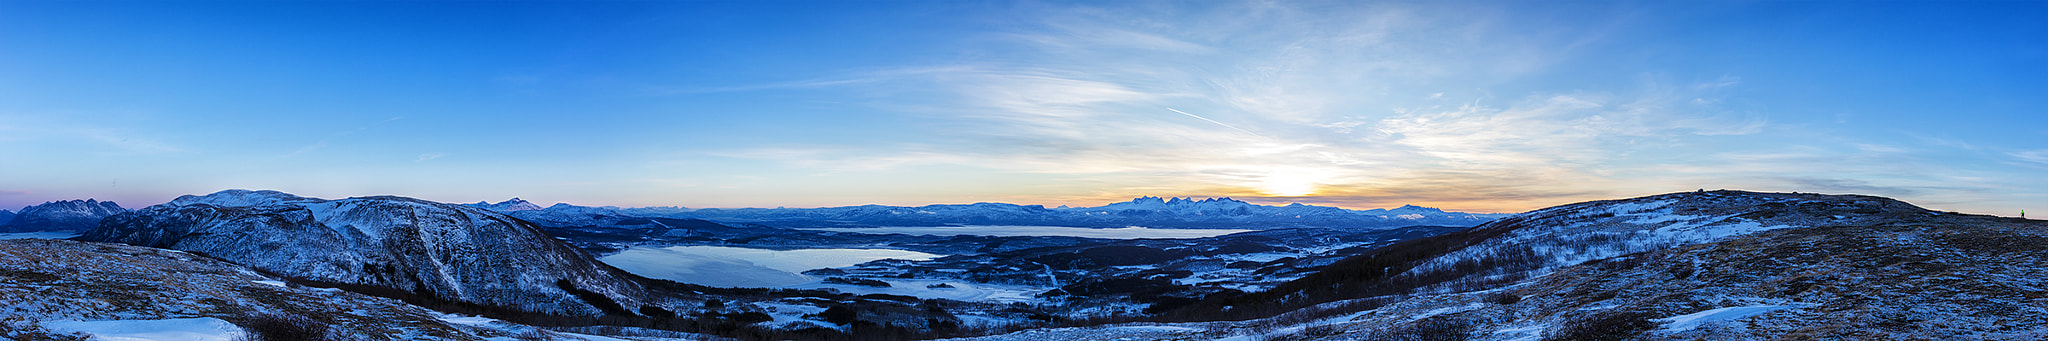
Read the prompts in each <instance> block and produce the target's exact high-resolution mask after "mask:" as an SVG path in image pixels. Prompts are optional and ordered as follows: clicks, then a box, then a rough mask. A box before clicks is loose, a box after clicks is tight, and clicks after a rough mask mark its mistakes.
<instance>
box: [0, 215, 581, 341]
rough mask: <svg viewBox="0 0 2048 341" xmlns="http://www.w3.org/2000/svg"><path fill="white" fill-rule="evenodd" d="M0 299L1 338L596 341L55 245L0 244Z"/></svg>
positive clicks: (161, 252)
mask: <svg viewBox="0 0 2048 341" xmlns="http://www.w3.org/2000/svg"><path fill="white" fill-rule="evenodd" d="M0 301H4V302H6V303H7V304H4V305H0V335H4V336H5V337H6V338H7V339H10V340H84V339H85V333H82V332H79V331H74V330H73V329H87V330H94V329H101V330H107V329H111V330H124V329H125V330H134V329H144V330H145V331H146V330H147V329H157V328H161V327H163V326H166V325H171V326H175V325H189V324H192V323H193V322H202V323H203V322H208V321H212V322H215V323H218V324H221V325H224V326H225V328H218V329H213V330H202V331H200V332H205V331H214V332H218V334H214V335H213V336H221V337H236V336H246V335H248V334H253V333H262V332H269V333H272V334H271V335H270V336H272V337H279V336H283V337H295V338H302V339H308V338H325V339H329V340H423V339H433V340H487V339H498V340H502V339H510V338H514V337H516V338H518V339H526V340H586V339H603V338H597V337H587V336H584V335H576V334H566V333H558V332H551V331H547V330H541V329H537V328H534V327H528V326H520V325H516V324H509V323H503V322H497V321H493V320H490V319H484V318H476V317H468V316H460V315H450V314H445V313H440V312H435V311H432V310H427V309H424V308H420V307H417V306H412V305H408V304H405V303H404V302H399V301H398V300H393V299H387V298H379V297H372V296H367V295H362V294H357V293H352V292H348V291H341V290H334V289H321V288H313V287H307V286H302V285H297V284H292V283H288V282H287V280H286V279H284V278H280V277H277V276H271V275H265V274H262V273H261V272H259V271H255V270H254V269H250V268H247V267H243V266H241V265H237V264H234V263H230V262H226V261H222V260H219V259H214V258H211V257H206V256H204V255H199V254H195V253H188V252H181V251H173V250H165V249H158V248H148V247H138V246H129V245H120V244H106V243H88V242H75V241H65V240H47V239H15V240H0ZM179 322H184V323H179ZM81 326H84V327H106V328H80V327H81ZM273 339H276V338H273Z"/></svg>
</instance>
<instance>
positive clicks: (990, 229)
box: [804, 225, 1254, 239]
mask: <svg viewBox="0 0 2048 341" xmlns="http://www.w3.org/2000/svg"><path fill="white" fill-rule="evenodd" d="M804 230H818V231H834V232H853V233H870V234H890V233H901V234H909V235H925V236H961V235H968V236H995V237H1030V236H1060V237H1082V238H1103V239H1141V238H1157V239H1187V238H1204V237H1215V236H1221V235H1226V234H1232V233H1239V232H1251V231H1254V230H1230V229H1155V228H1149V227H1138V226H1131V227H1124V228H1087V227H1066V226H994V225H968V226H883V227H857V228H810V229H804Z"/></svg>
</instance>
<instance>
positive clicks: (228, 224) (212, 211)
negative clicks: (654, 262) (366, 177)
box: [77, 190, 646, 316]
mask: <svg viewBox="0 0 2048 341" xmlns="http://www.w3.org/2000/svg"><path fill="white" fill-rule="evenodd" d="M77 239H78V240H84V241H100V242H116V243H126V244H133V245H141V246H150V247H159V248H167V249H175V250H185V251H197V252H205V253H206V254H209V255H213V256H215V257H220V258H222V259H226V260H229V261H233V262H236V263H240V264H243V265H247V266H250V267H254V268H257V269H262V270H264V271H270V272H274V273H278V274H282V275H286V276H292V277H298V278H304V279H310V280H315V281H322V282H332V283H345V284H354V285H365V286H372V287H381V288H386V289H391V290H397V291H406V292H413V293H415V294H420V295H427V296H432V297H437V298H440V299H445V300H452V301H462V302H471V303H478V304H485V305H496V306H507V307H513V308H517V309H522V310H527V311H534V312H545V313H556V314H570V315H585V316H594V315H599V314H606V313H611V314H629V312H627V311H626V309H632V308H633V307H639V306H640V305H641V301H642V300H643V298H644V297H645V296H646V293H645V292H644V290H645V289H643V286H642V285H641V284H640V283H638V282H636V281H635V280H633V277H632V276H631V275H630V274H626V273H624V272H622V271H619V270H617V269H614V268H612V267H611V266H608V265H605V264H603V263H600V262H597V261H596V260H595V259H594V258H593V257H591V256H590V255H589V254H587V253H584V252H583V251H581V250H578V249H576V248H573V247H569V246H568V245H565V244H563V243H562V242H560V241H558V240H556V239H555V238H554V237H552V236H549V235H548V234H547V233H545V232H542V231H541V230H540V228H538V227H536V226H534V225H532V224H529V223H526V222H524V221H521V220H518V219H514V218H511V217H508V216H505V215H503V214H499V213H496V212H491V211H487V210H483V209H478V208H473V207H466V206H461V205H451V204H442V203H434V202H427V201H421V200H416V199H410V198H401V197H362V198H350V199H341V200H321V199H314V198H304V197H298V196H292V195H290V194H284V193H279V192H274V191H261V192H256V191H241V190H230V191H223V192H219V193H214V194H211V195H207V196H185V197H180V198H178V199H177V200H173V201H172V202H170V203H167V204H163V205H157V206H151V207H149V208H146V209H143V210H140V211H136V212H133V213H128V214H122V215H118V216H114V217H110V218H108V219H106V221H105V222H104V223H103V224H102V225H100V226H99V227H98V228H96V229H93V230H91V231H89V232H87V233H86V234H85V235H83V236H80V237H78V238H77Z"/></svg>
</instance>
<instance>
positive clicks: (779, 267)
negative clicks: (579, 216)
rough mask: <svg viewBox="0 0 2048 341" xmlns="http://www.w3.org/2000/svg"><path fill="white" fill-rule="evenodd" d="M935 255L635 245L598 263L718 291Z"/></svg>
mask: <svg viewBox="0 0 2048 341" xmlns="http://www.w3.org/2000/svg"><path fill="white" fill-rule="evenodd" d="M937 257H939V255H934V254H929V253H923V252H916V251H903V250H887V249H802V250H764V249H748V248H737V247H723V246H668V247H649V246H636V247H633V248H630V249H626V251H624V252H619V253H618V254H613V255H610V256H604V257H602V258H598V260H599V261H603V262H605V264H611V265H612V266H614V267H618V268H619V269H620V270H626V272H631V273H633V274H637V275H641V276H647V277H649V278H660V279H666V280H671V281H677V282H683V283H691V284H702V285H709V286H716V287H754V288H766V287H785V286H793V285H802V284H808V283H814V282H817V281H818V280H820V279H821V278H813V277H811V276H806V275H803V274H800V273H799V272H803V271H804V270H811V269H820V268H836V267H842V266H850V265H854V264H860V263H866V262H868V261H874V260H881V259H892V258H893V259H907V260H928V259H932V258H937Z"/></svg>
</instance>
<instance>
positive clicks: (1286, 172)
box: [1256, 169, 1327, 197]
mask: <svg viewBox="0 0 2048 341" xmlns="http://www.w3.org/2000/svg"><path fill="white" fill-rule="evenodd" d="M1325 178H1327V177H1325V176H1322V175H1318V174H1315V173H1314V172H1309V171H1306V170H1302V169H1275V170H1272V171H1269V172H1267V173H1266V175H1265V176H1263V177H1260V178H1259V183H1258V184H1257V185H1256V187H1257V188H1258V189H1259V192H1260V193H1264V194H1266V195H1271V196H1276V197H1298V196H1305V195H1310V194H1315V193H1316V190H1317V189H1318V188H1319V187H1320V185H1319V184H1318V183H1320V182H1322V181H1323V180H1324V179H1325Z"/></svg>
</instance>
